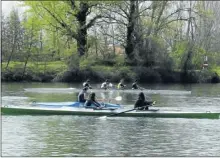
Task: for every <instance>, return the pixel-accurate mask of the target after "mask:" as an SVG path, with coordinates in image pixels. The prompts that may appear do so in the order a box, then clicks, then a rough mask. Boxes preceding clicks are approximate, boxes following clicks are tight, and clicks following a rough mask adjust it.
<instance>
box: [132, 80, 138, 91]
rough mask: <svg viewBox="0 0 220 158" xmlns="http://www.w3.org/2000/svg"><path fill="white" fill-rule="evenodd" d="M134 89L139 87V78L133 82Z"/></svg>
mask: <svg viewBox="0 0 220 158" xmlns="http://www.w3.org/2000/svg"><path fill="white" fill-rule="evenodd" d="M132 89H139V86H138V85H137V80H135V82H134V83H133V84H132Z"/></svg>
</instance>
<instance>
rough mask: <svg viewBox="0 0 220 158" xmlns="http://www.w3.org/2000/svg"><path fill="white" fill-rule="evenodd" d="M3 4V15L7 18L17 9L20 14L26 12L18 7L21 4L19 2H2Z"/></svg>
mask: <svg viewBox="0 0 220 158" xmlns="http://www.w3.org/2000/svg"><path fill="white" fill-rule="evenodd" d="M1 3H2V13H3V14H4V15H6V16H7V15H8V14H9V13H10V11H11V10H12V8H17V9H18V11H19V12H23V11H24V8H23V7H20V6H18V4H19V3H20V2H19V1H1Z"/></svg>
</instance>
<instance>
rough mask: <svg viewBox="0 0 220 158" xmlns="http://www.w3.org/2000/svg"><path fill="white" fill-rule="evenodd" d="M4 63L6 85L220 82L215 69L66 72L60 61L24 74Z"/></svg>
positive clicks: (107, 68)
mask: <svg viewBox="0 0 220 158" xmlns="http://www.w3.org/2000/svg"><path fill="white" fill-rule="evenodd" d="M4 65H5V63H3V64H2V74H1V75H2V76H1V80H2V81H3V82H11V81H15V82H22V81H30V82H31V81H34V82H82V81H85V80H86V79H88V78H89V79H90V80H92V81H93V82H103V81H104V80H105V79H106V78H108V79H109V80H110V81H111V82H116V83H117V82H119V81H120V79H122V78H124V80H125V81H126V82H133V81H134V80H135V79H138V81H139V82H140V83H219V81H220V80H219V76H218V74H217V73H215V72H214V71H213V70H212V71H211V70H191V71H188V72H187V73H182V72H180V71H168V70H166V69H162V68H147V67H135V66H103V65H95V66H82V67H80V68H73V69H71V70H67V66H66V65H65V64H63V63H59V62H51V63H49V64H47V65H46V64H39V63H38V65H36V64H33V63H32V64H30V65H29V66H28V67H27V68H26V71H25V73H24V69H23V68H22V65H19V64H16V63H14V64H11V66H10V67H8V69H7V70H6V69H4Z"/></svg>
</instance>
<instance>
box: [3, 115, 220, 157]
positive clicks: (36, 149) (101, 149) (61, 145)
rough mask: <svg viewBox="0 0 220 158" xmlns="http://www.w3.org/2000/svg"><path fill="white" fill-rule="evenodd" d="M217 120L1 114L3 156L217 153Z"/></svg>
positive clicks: (218, 130)
mask: <svg viewBox="0 0 220 158" xmlns="http://www.w3.org/2000/svg"><path fill="white" fill-rule="evenodd" d="M12 122H13V123H12ZM219 123H220V122H219V121H218V120H197V119H194V120H190V119H159V118H157V119H154V118H148V119H146V118H110V119H107V120H100V119H96V117H77V116H41V117H37V116H29V117H3V124H2V125H3V146H2V147H3V156H218V155H219V152H218V151H219V149H220V142H219V141H218V138H219V135H218V133H219V132H220V129H219V128H218V126H219ZM10 126H14V127H17V130H16V132H15V131H13V132H9V131H8V130H9V127H10ZM18 127H19V128H18ZM214 133H216V134H214ZM8 134H10V137H7V136H8ZM12 136H14V137H12ZM13 139H14V140H13ZM14 141H15V142H14ZM9 144H10V145H9Z"/></svg>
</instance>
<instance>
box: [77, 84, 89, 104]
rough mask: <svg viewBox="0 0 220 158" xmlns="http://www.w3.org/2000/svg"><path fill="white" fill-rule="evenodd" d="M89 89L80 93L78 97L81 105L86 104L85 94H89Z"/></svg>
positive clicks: (84, 89)
mask: <svg viewBox="0 0 220 158" xmlns="http://www.w3.org/2000/svg"><path fill="white" fill-rule="evenodd" d="M87 90H88V88H87V87H84V88H83V90H82V91H81V92H80V93H79V95H78V102H80V103H85V102H86V99H85V93H86V92H87Z"/></svg>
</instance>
